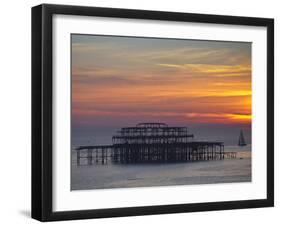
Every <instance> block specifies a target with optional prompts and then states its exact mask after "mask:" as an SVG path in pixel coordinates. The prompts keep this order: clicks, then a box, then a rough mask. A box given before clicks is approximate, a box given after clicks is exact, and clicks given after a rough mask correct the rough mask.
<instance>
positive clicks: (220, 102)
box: [71, 34, 252, 145]
mask: <svg viewBox="0 0 281 226" xmlns="http://www.w3.org/2000/svg"><path fill="white" fill-rule="evenodd" d="M71 41H72V42H71V43H72V56H71V57H72V141H73V143H75V144H78V143H79V145H80V144H81V145H82V144H86V143H91V144H103V143H110V142H111V139H110V138H111V136H112V135H114V133H115V131H116V130H118V129H119V128H121V127H126V126H134V125H136V124H137V123H140V122H164V123H167V124H169V125H171V126H187V127H188V128H190V131H191V132H192V133H194V135H195V137H198V138H202V139H215V140H222V141H225V142H227V143H229V144H235V143H237V139H238V135H239V131H240V129H243V130H244V133H245V137H246V140H248V143H250V142H251V141H250V139H251V95H252V91H251V43H245V42H243V43H242V42H221V41H202V40H183V39H181V40H180V39H160V38H141V37H120V36H96V35H78V34H77V35H76V34H72V36H71ZM195 132H196V134H195Z"/></svg>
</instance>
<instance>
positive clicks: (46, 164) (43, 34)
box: [32, 4, 274, 221]
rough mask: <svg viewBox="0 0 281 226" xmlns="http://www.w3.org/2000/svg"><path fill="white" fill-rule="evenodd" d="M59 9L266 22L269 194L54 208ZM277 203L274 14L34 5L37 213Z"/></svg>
mask: <svg viewBox="0 0 281 226" xmlns="http://www.w3.org/2000/svg"><path fill="white" fill-rule="evenodd" d="M55 14H63V15H81V16H98V17H112V18H128V19H147V20H162V21H181V22H196V23H210V24H228V25H231V24H233V25H247V26H261V27H266V28H267V94H266V95H267V173H266V174H267V198H266V199H258V200H246V201H244V200H241V201H226V202H210V203H195V204H172V203H171V204H170V205H159V206H142V207H129V208H110V209H95V210H73V211H63V212H54V211H53V210H52V202H53V195H52V183H53V182H52V135H53V134H52V129H53V128H52V123H53V118H52V110H53V101H52V98H53V94H52V87H53V84H52V81H53V79H52V47H53V46H52V18H53V15H55ZM270 206H274V20H273V19H268V18H253V17H237V16H221V15H203V14H190V13H177V12H161V11H144V10H132V9H117V8H98V7H83V6H66V5H49V4H43V5H39V6H35V7H33V8H32V218H34V219H37V220H40V221H56V220H73V219H86V218H105V217H122V216H136V215H149V214H168V213H180V212H195V211H210V210H228V209H243V208H257V207H270Z"/></svg>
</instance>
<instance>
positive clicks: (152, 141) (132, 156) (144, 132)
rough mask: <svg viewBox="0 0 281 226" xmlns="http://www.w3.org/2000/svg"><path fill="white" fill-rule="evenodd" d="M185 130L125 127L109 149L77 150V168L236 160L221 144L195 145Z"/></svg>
mask: <svg viewBox="0 0 281 226" xmlns="http://www.w3.org/2000/svg"><path fill="white" fill-rule="evenodd" d="M193 138H194V135H193V134H189V132H188V129H187V127H170V126H168V125H167V124H165V123H139V124H137V125H136V126H135V127H125V128H121V130H119V131H117V134H116V135H114V136H113V137H112V145H99V146H80V147H78V148H77V149H76V150H77V165H80V163H81V159H86V162H87V164H90V165H91V164H94V163H95V164H99V163H100V164H106V163H107V162H109V161H111V162H113V163H123V164H125V163H127V164H128V163H150V162H159V163H168V162H188V161H203V160H217V159H224V158H236V152H225V151H224V144H223V142H216V141H213V142H211V141H194V140H193Z"/></svg>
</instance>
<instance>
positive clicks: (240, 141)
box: [238, 130, 247, 146]
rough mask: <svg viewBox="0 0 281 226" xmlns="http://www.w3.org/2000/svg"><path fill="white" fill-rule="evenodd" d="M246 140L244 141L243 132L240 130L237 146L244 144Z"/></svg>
mask: <svg viewBox="0 0 281 226" xmlns="http://www.w3.org/2000/svg"><path fill="white" fill-rule="evenodd" d="M246 145H247V144H246V142H245V138H244V134H243V131H242V130H240V136H239V140H238V146H246Z"/></svg>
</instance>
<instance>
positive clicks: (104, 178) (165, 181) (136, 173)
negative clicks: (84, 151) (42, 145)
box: [71, 145, 252, 190]
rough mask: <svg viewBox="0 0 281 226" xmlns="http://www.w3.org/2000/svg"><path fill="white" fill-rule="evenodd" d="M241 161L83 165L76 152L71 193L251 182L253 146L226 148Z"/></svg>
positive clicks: (72, 165) (73, 155) (226, 150)
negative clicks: (79, 161)
mask: <svg viewBox="0 0 281 226" xmlns="http://www.w3.org/2000/svg"><path fill="white" fill-rule="evenodd" d="M228 151H229V152H232V151H235V152H237V158H235V159H224V160H210V161H194V162H184V163H144V164H113V163H110V162H108V163H107V164H104V165H102V164H93V165H87V164H81V165H80V166H77V162H76V152H75V150H72V159H71V190H90V189H112V188H132V187H151V186H171V185H194V184H215V183H234V182H251V179H252V177H251V168H252V167H251V165H252V164H251V162H252V158H251V156H252V155H251V145H247V146H244V147H239V146H225V152H228Z"/></svg>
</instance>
